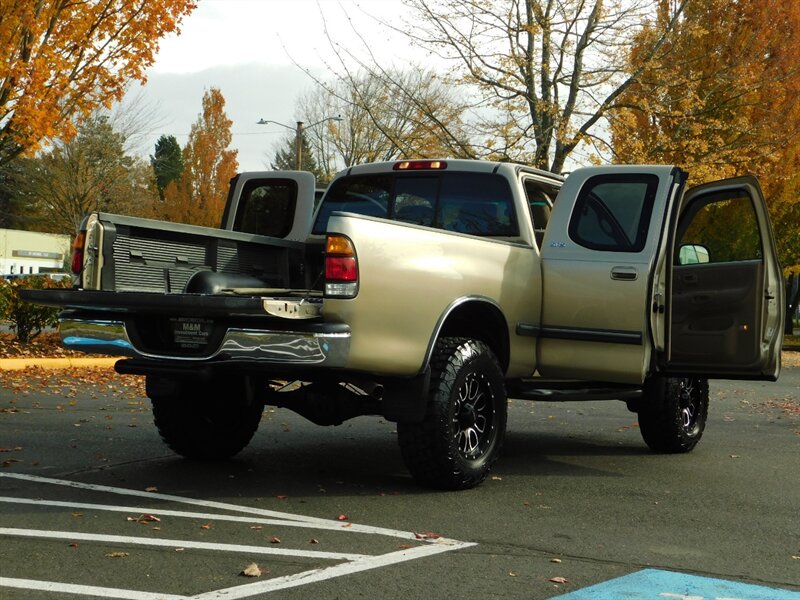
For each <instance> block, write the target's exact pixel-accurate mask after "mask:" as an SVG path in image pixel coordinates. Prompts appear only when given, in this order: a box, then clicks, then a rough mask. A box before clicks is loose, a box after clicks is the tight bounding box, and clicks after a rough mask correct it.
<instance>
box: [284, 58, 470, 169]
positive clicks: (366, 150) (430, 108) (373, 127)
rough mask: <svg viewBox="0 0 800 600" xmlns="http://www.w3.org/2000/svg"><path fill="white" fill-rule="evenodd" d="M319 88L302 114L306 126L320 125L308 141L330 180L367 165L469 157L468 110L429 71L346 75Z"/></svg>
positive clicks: (308, 98)
mask: <svg viewBox="0 0 800 600" xmlns="http://www.w3.org/2000/svg"><path fill="white" fill-rule="evenodd" d="M317 84H318V85H317V87H316V88H314V89H313V90H312V91H310V92H308V93H307V94H305V95H304V96H303V97H301V99H300V101H299V110H300V115H301V116H302V120H303V121H305V122H306V123H317V124H318V125H317V126H316V127H308V128H306V130H305V135H306V136H307V139H308V140H309V145H310V146H311V148H312V150H313V152H314V156H315V158H316V160H317V162H318V165H319V170H320V172H321V173H323V174H324V178H326V179H328V180H329V179H331V178H332V177H333V175H334V174H335V173H336V172H337V171H338V170H339V169H342V168H344V167H345V166H349V165H356V164H361V163H365V162H374V161H382V160H394V159H397V158H411V157H431V158H432V157H442V156H461V157H464V156H467V155H469V152H468V150H467V149H466V147H467V141H466V139H467V135H466V133H465V132H464V129H463V123H462V120H461V117H462V115H463V113H464V110H465V109H466V107H465V106H464V104H463V103H462V102H461V101H460V100H459V99H458V98H457V95H456V93H455V90H454V89H453V88H452V87H451V86H450V85H448V84H446V83H445V82H443V81H442V80H441V79H439V78H438V77H436V76H435V74H433V73H432V72H430V71H428V70H425V69H407V70H401V71H397V70H392V71H389V70H385V71H382V72H380V73H373V72H369V71H365V70H360V71H358V72H351V71H349V70H347V69H345V70H343V71H341V72H340V74H339V76H338V77H336V78H335V79H334V80H333V81H320V80H317ZM400 90H402V91H400ZM331 117H336V119H333V118H331Z"/></svg>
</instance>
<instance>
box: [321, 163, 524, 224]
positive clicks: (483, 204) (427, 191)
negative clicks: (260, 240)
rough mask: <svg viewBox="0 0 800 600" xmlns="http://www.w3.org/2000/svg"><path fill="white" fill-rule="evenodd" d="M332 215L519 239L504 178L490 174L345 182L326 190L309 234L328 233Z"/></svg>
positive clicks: (359, 178) (385, 176) (378, 177)
mask: <svg viewBox="0 0 800 600" xmlns="http://www.w3.org/2000/svg"><path fill="white" fill-rule="evenodd" d="M336 211H343V212H351V213H356V214H360V215H365V216H374V217H381V218H385V219H392V220H395V221H401V222H404V223H410V224H414V225H423V226H426V227H435V228H437V229H443V230H445V231H454V232H458V233H468V234H471V235H478V236H486V237H495V236H496V237H513V236H518V235H519V225H518V222H517V218H516V214H515V212H514V202H513V199H512V194H511V188H510V186H509V184H508V181H507V180H506V179H505V178H504V177H502V176H501V175H497V174H493V173H463V172H457V171H449V172H440V173H429V172H426V173H420V172H416V173H401V174H395V173H391V174H378V175H354V176H350V177H343V178H341V179H339V180H337V181H336V182H334V183H333V184H332V185H331V187H330V189H329V190H328V193H327V195H326V197H325V199H324V201H323V204H322V207H321V208H320V211H319V213H318V214H317V218H316V221H315V223H314V228H313V230H312V232H313V233H315V234H323V233H326V232H327V228H328V220H329V219H330V216H331V214H332V213H333V212H336Z"/></svg>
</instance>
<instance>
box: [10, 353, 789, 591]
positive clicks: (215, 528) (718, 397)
mask: <svg viewBox="0 0 800 600" xmlns="http://www.w3.org/2000/svg"><path fill="white" fill-rule="evenodd" d="M24 373H25V374H22V373H18V374H16V375H13V376H10V375H8V374H2V373H0V377H3V382H2V384H0V464H2V468H0V538H2V543H0V598H3V599H4V600H5V599H17V598H23V599H29V598H32V599H39V598H42V599H46V598H48V599H49V598H59V597H70V598H90V597H99V596H105V597H107V598H133V599H136V600H140V599H141V600H151V599H152V600H155V599H157V598H259V597H269V598H281V599H282V598H309V597H314V598H331V599H333V598H343V599H344V598H396V597H406V598H431V597H433V598H440V597H483V598H530V599H538V598H560V599H565V600H587V599H589V598H592V599H598V598H602V599H607V598H611V599H613V598H626V599H627V598H634V599H636V598H654V599H660V598H691V600H699V598H739V599H740V600H761V599H762V598H763V599H765V600H787V599H797V598H800V519H798V517H797V515H798V514H800V475H799V473H800V470H798V460H797V456H798V450H800V415H799V414H798V410H797V407H798V404H799V403H800V368H788V369H785V370H784V373H783V375H782V377H781V380H780V381H779V382H778V383H775V384H769V383H764V384H761V383H745V382H714V383H713V385H712V391H711V395H712V399H711V412H710V416H709V423H708V426H707V429H706V433H705V435H704V438H703V440H702V441H701V442H700V444H699V445H698V447H697V448H696V449H695V451H693V452H692V453H690V454H687V455H681V456H660V455H655V454H652V453H650V452H649V451H648V450H647V449H646V447H645V446H644V444H643V442H642V441H641V438H640V435H639V432H638V429H637V427H636V417H635V415H634V414H632V413H629V412H628V411H627V410H626V409H625V406H624V405H623V404H622V403H618V402H594V403H581V404H557V403H538V404H534V403H528V402H523V401H512V402H511V407H510V415H509V436H508V441H507V445H506V449H505V453H504V457H503V458H502V459H501V461H500V462H499V463H498V465H497V467H496V469H495V471H494V472H493V475H492V476H491V477H490V479H488V480H487V481H486V482H484V484H483V485H481V486H480V487H478V488H476V489H474V490H469V491H465V492H454V493H442V492H430V491H427V490H423V489H420V488H418V487H416V486H415V485H414V483H413V482H412V481H411V479H410V478H409V477H408V475H407V474H406V472H405V470H404V468H403V465H402V461H401V459H400V455H399V451H398V450H397V447H396V440H395V432H394V425H393V424H391V423H387V422H383V421H381V420H379V419H374V418H366V417H363V418H359V419H356V420H353V421H350V422H348V423H346V424H344V425H342V426H340V427H336V428H320V427H316V426H314V425H311V424H309V423H307V422H305V421H304V420H303V419H301V418H300V417H297V416H296V415H294V414H293V413H290V412H288V411H284V410H277V411H271V410H270V411H268V412H266V413H265V415H264V418H263V419H262V425H261V428H260V430H259V432H258V433H257V435H256V438H255V439H254V441H253V442H252V443H251V445H250V446H249V447H248V448H246V449H245V450H244V451H243V452H242V453H241V454H240V455H239V456H238V457H237V458H236V459H234V460H231V461H225V462H214V463H196V462H191V461H186V460H183V459H180V458H178V457H175V456H174V455H172V454H171V453H170V452H169V451H168V450H167V449H166V448H165V447H164V446H163V445H162V444H161V442H160V440H159V438H158V434H157V432H156V431H155V429H154V427H153V426H152V422H151V415H150V411H149V406H148V403H147V400H146V399H145V398H143V397H142V396H141V388H140V386H138V385H137V384H136V382H135V381H130V380H123V379H120V378H118V377H112V378H108V377H105V376H92V377H89V378H82V377H81V375H80V374H79V372H78V371H73V372H65V371H55V372H51V373H50V374H41V373H39V374H36V375H33V374H29V373H28V372H24ZM254 563H255V564H256V565H257V566H258V569H259V570H260V572H261V573H260V576H254V577H249V576H246V575H243V574H242V572H243V571H244V570H245V569H246V568H247V567H248V566H251V565H252V564H254ZM592 586H600V587H592ZM634 593H640V594H649V595H639V596H634V595H631V594H634ZM615 594H616V595H615ZM620 594H626V595H620Z"/></svg>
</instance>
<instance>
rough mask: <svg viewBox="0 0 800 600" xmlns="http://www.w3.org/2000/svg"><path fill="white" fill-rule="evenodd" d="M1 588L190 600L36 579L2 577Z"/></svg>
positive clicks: (126, 599)
mask: <svg viewBox="0 0 800 600" xmlns="http://www.w3.org/2000/svg"><path fill="white" fill-rule="evenodd" d="M0 587H7V588H14V589H18V590H36V591H37V592H58V593H61V594H71V595H73V596H97V597H100V598H120V599H121V600H188V598H187V596H175V595H172V594H158V593H155V594H153V593H150V592H139V591H136V590H120V589H117V588H105V587H98V586H94V585H75V584H73V583H63V582H61V581H37V580H35V579H15V578H13V577H0Z"/></svg>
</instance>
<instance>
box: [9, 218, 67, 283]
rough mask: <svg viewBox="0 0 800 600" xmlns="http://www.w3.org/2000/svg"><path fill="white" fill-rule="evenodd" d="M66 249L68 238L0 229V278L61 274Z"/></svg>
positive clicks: (55, 234)
mask: <svg viewBox="0 0 800 600" xmlns="http://www.w3.org/2000/svg"><path fill="white" fill-rule="evenodd" d="M70 250H71V240H70V236H68V235H60V234H57V233H39V232H36V231H18V230H16V229H0V277H2V276H4V275H32V274H36V273H52V272H59V271H60V272H63V271H64V270H65V266H64V265H65V261H68V260H69V256H70Z"/></svg>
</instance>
